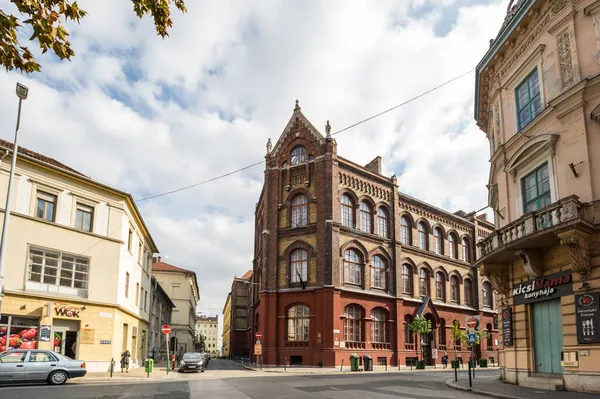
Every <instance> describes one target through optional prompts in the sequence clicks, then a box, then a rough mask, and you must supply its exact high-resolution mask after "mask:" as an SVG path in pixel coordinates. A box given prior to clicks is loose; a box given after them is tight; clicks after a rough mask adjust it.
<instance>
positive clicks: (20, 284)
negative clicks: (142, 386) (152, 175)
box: [0, 140, 157, 371]
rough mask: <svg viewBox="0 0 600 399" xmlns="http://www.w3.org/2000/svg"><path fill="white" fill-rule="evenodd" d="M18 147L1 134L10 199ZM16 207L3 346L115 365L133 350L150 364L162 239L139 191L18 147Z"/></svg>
mask: <svg viewBox="0 0 600 399" xmlns="http://www.w3.org/2000/svg"><path fill="white" fill-rule="evenodd" d="M12 148H13V147H12V144H10V143H8V142H6V141H3V140H0V155H2V152H3V153H4V154H3V155H2V157H1V160H0V203H2V204H4V203H5V201H6V191H7V185H8V179H9V171H10V163H11V157H12ZM11 209H12V212H11V218H10V224H9V226H8V233H7V240H8V241H7V251H6V263H5V276H4V278H5V297H4V298H3V299H2V316H1V317H0V351H2V350H4V349H8V348H19V347H20V348H40V349H51V350H54V351H57V352H60V353H62V354H64V355H66V356H69V357H72V358H76V359H81V360H85V361H86V364H87V368H88V370H89V371H106V370H108V369H109V365H110V361H111V359H115V361H116V363H117V367H118V364H119V359H120V355H121V353H122V352H123V351H124V350H129V352H130V354H131V360H130V365H131V366H132V367H134V366H136V365H139V364H141V361H142V359H143V358H144V357H145V355H146V353H147V340H148V339H147V336H148V311H149V306H150V298H149V295H150V291H151V286H150V277H151V265H152V254H153V253H155V252H157V248H156V245H155V243H154V242H153V240H152V237H151V236H150V233H149V232H148V229H147V228H146V226H145V224H144V221H143V220H142V217H141V215H140V213H139V211H138V209H137V208H136V205H135V203H134V201H133V198H132V197H131V195H129V194H127V193H124V192H121V191H119V190H116V189H114V188H111V187H108V186H106V185H103V184H100V183H98V182H95V181H93V180H92V179H90V178H89V177H86V176H84V175H83V174H81V173H79V172H77V171H75V170H73V169H71V168H69V167H68V166H66V165H63V164H62V163H60V162H58V161H56V160H54V159H52V158H49V157H46V156H44V155H42V154H39V153H36V152H33V151H30V150H28V149H25V148H19V155H18V158H17V164H16V169H15V181H13V191H12V198H11ZM2 212H4V209H2Z"/></svg>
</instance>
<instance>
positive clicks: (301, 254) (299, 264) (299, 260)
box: [290, 249, 308, 283]
mask: <svg viewBox="0 0 600 399" xmlns="http://www.w3.org/2000/svg"><path fill="white" fill-rule="evenodd" d="M307 275H308V252H306V250H304V249H296V250H294V251H293V252H292V255H291V268H290V281H291V282H292V283H306V280H307Z"/></svg>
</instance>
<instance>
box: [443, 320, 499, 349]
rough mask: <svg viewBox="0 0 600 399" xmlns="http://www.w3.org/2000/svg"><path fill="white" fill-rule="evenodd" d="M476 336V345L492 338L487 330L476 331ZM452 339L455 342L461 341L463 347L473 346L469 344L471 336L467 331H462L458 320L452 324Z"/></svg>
mask: <svg viewBox="0 0 600 399" xmlns="http://www.w3.org/2000/svg"><path fill="white" fill-rule="evenodd" d="M475 334H476V337H475V344H476V345H479V344H480V343H481V341H483V340H484V339H487V338H489V336H490V333H489V332H487V331H485V330H475ZM450 339H452V341H453V342H457V341H460V343H461V344H462V345H466V346H467V347H469V348H470V347H471V346H472V345H471V344H469V335H468V334H467V332H466V331H463V330H461V329H460V324H459V323H458V321H456V320H455V321H454V323H453V324H452V327H450Z"/></svg>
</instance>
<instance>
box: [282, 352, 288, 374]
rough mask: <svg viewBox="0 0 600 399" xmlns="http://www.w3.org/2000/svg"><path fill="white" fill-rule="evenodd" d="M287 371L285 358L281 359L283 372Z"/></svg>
mask: <svg viewBox="0 0 600 399" xmlns="http://www.w3.org/2000/svg"><path fill="white" fill-rule="evenodd" d="M286 371H287V356H286V357H284V358H283V372H284V373H285V372H286Z"/></svg>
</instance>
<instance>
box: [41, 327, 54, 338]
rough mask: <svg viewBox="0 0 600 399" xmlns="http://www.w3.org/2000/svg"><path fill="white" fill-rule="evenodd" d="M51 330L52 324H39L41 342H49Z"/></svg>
mask: <svg viewBox="0 0 600 399" xmlns="http://www.w3.org/2000/svg"><path fill="white" fill-rule="evenodd" d="M51 332H52V326H51V325H48V324H43V325H41V326H40V341H42V342H50V336H51Z"/></svg>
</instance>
